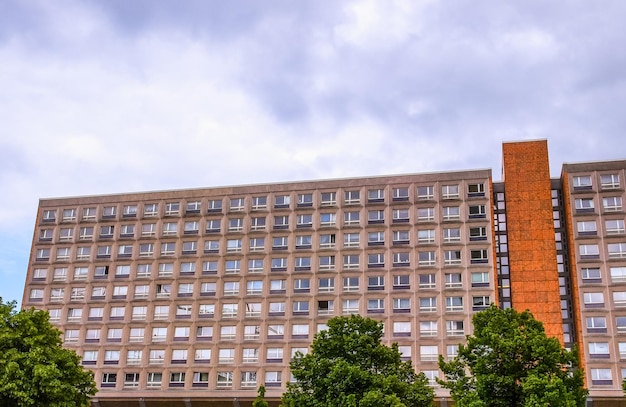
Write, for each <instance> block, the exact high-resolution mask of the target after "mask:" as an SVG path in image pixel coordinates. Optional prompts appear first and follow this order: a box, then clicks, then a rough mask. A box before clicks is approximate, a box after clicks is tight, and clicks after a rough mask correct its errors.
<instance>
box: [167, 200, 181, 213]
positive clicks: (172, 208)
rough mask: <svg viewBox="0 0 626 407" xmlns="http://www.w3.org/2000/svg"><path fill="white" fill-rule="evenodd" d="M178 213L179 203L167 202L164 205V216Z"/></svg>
mask: <svg viewBox="0 0 626 407" xmlns="http://www.w3.org/2000/svg"><path fill="white" fill-rule="evenodd" d="M179 211H180V203H179V202H168V203H166V204H165V216H174V215H178V214H179Z"/></svg>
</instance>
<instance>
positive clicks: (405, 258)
mask: <svg viewBox="0 0 626 407" xmlns="http://www.w3.org/2000/svg"><path fill="white" fill-rule="evenodd" d="M409 265H410V261H409V252H399V253H394V254H393V266H394V267H408V266H409Z"/></svg>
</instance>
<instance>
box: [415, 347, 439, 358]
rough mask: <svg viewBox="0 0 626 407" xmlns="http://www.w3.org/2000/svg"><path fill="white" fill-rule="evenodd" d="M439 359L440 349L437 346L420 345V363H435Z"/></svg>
mask: <svg viewBox="0 0 626 407" xmlns="http://www.w3.org/2000/svg"><path fill="white" fill-rule="evenodd" d="M437 358H439V348H438V347H437V345H420V361H421V362H435V361H437Z"/></svg>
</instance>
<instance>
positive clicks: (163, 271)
mask: <svg viewBox="0 0 626 407" xmlns="http://www.w3.org/2000/svg"><path fill="white" fill-rule="evenodd" d="M173 273H174V265H173V264H172V263H160V264H159V277H171V276H172V274H173Z"/></svg>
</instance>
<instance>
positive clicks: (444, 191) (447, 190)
mask: <svg viewBox="0 0 626 407" xmlns="http://www.w3.org/2000/svg"><path fill="white" fill-rule="evenodd" d="M441 197H442V198H443V199H458V198H459V186H458V185H443V186H442V187H441Z"/></svg>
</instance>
